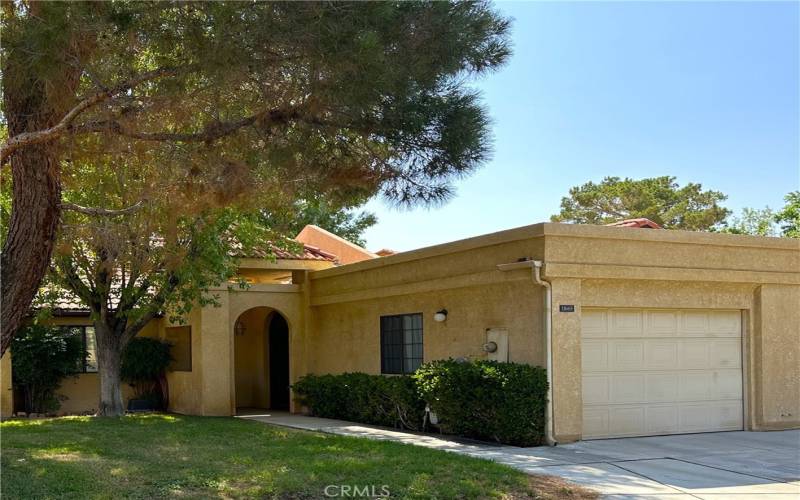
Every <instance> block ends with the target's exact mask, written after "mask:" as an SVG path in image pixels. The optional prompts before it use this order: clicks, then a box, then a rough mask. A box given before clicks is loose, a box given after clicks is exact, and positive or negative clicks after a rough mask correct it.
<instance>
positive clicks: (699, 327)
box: [681, 311, 708, 334]
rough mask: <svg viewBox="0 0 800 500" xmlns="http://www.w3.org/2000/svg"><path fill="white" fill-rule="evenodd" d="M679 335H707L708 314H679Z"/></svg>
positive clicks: (696, 312) (691, 312) (700, 312)
mask: <svg viewBox="0 0 800 500" xmlns="http://www.w3.org/2000/svg"><path fill="white" fill-rule="evenodd" d="M681 333H688V334H698V333H700V334H705V333H708V312H706V311H683V312H682V313H681Z"/></svg>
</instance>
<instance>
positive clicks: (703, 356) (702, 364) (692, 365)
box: [678, 339, 712, 370]
mask: <svg viewBox="0 0 800 500" xmlns="http://www.w3.org/2000/svg"><path fill="white" fill-rule="evenodd" d="M711 344H712V341H710V340H705V339H698V340H683V341H681V342H680V344H679V345H678V368H681V369H685V370H703V369H709V368H711Z"/></svg>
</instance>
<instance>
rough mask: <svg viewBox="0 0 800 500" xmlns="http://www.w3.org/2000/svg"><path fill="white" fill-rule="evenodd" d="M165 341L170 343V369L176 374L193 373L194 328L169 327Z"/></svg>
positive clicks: (166, 330)
mask: <svg viewBox="0 0 800 500" xmlns="http://www.w3.org/2000/svg"><path fill="white" fill-rule="evenodd" d="M164 339H165V340H166V341H167V342H169V343H170V354H171V355H172V362H171V363H170V366H169V369H170V370H172V371H174V372H190V371H192V327H191V326H170V327H167V328H166V329H165V335H164Z"/></svg>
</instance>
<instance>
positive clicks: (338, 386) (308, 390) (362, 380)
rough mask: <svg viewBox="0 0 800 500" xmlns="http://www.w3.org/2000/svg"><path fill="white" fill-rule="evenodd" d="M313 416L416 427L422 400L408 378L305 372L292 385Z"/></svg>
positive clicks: (421, 418)
mask: <svg viewBox="0 0 800 500" xmlns="http://www.w3.org/2000/svg"><path fill="white" fill-rule="evenodd" d="M292 389H294V392H295V395H296V396H297V400H298V402H300V403H301V404H303V405H305V406H307V407H308V409H309V411H310V412H311V414H312V415H314V416H317V417H325V418H338V419H342V420H350V421H353V422H362V423H365V424H373V425H383V426H387V427H399V428H405V429H411V430H419V429H420V428H421V427H422V421H423V417H424V412H425V403H424V402H422V400H421V399H420V398H419V396H418V395H417V392H416V387H415V383H414V381H413V380H412V379H411V377H407V376H397V377H385V376H382V375H367V374H366V373H344V374H341V375H306V376H304V377H302V378H301V379H300V380H298V381H297V383H295V384H294V385H293V386H292Z"/></svg>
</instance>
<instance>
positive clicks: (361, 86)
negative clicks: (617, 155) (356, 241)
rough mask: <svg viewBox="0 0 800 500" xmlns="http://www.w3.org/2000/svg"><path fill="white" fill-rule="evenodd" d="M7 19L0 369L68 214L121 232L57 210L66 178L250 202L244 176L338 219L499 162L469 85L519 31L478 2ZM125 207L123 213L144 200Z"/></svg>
mask: <svg viewBox="0 0 800 500" xmlns="http://www.w3.org/2000/svg"><path fill="white" fill-rule="evenodd" d="M2 8H3V16H2V26H0V28H2V31H3V45H2V53H1V54H0V56H2V60H3V61H4V66H3V97H4V108H3V113H4V115H3V119H4V120H5V121H6V122H7V125H8V139H7V140H6V142H5V143H4V144H3V146H2V151H1V152H0V162H2V164H3V165H5V164H6V162H10V177H11V178H13V183H12V184H13V193H12V197H13V206H12V210H11V213H10V219H9V221H8V228H9V229H8V234H7V237H6V238H5V241H4V244H3V251H2V262H1V263H0V265H1V266H2V276H0V278H1V279H2V302H3V308H2V312H1V313H0V323H2V325H1V327H0V328H1V329H2V352H5V349H6V348H7V346H8V344H9V342H10V339H11V337H12V335H13V333H14V331H15V330H16V328H17V326H18V325H19V324H20V321H21V318H22V317H23V316H24V314H25V313H26V311H27V308H28V306H29V304H30V302H31V299H32V298H33V296H34V294H35V293H36V290H37V286H38V284H39V282H40V280H41V278H42V276H43V274H44V273H45V271H46V269H47V266H48V261H49V258H50V255H51V252H52V249H53V245H54V241H55V238H56V232H57V228H58V221H59V218H60V216H61V211H62V209H70V210H72V211H78V213H94V214H104V215H106V216H111V215H113V214H112V213H110V212H108V209H109V207H107V206H106V207H87V206H78V205H75V204H62V203H61V183H62V179H61V172H62V168H63V169H64V171H65V172H69V171H71V170H72V169H73V168H74V165H76V164H78V163H82V162H86V161H89V162H92V161H93V162H95V163H97V164H103V162H105V157H106V156H107V155H115V157H121V158H128V159H131V158H136V161H137V162H138V163H139V164H144V163H145V162H144V160H147V161H152V162H154V164H158V165H160V166H162V167H163V168H166V169H178V168H181V167H182V168H184V169H185V178H189V179H190V178H193V177H203V176H207V175H210V174H209V173H213V174H214V175H220V176H222V177H231V178H232V181H231V182H229V183H228V185H229V191H230V192H233V191H236V190H237V189H240V188H245V187H247V185H246V184H242V183H240V182H239V179H244V178H245V177H246V176H244V175H240V174H241V172H242V171H245V170H246V171H248V172H250V175H251V176H253V177H255V178H256V179H257V180H258V181H260V183H261V184H262V185H263V186H265V189H267V190H269V191H270V192H272V193H281V194H283V196H284V197H285V198H286V199H287V202H293V200H295V199H298V198H299V197H300V196H298V193H301V194H302V193H312V192H313V193H318V194H320V195H322V196H324V197H325V198H326V199H330V200H332V201H333V202H334V203H339V202H341V200H347V199H352V197H353V196H361V197H369V196H372V195H374V194H377V193H382V194H383V195H384V196H386V197H387V198H389V199H391V200H394V201H396V202H399V203H414V202H417V201H422V202H435V201H440V200H442V199H444V198H446V197H447V196H448V195H449V194H450V185H449V183H450V181H451V180H452V179H454V178H457V177H459V176H463V175H466V174H468V173H470V172H471V171H473V170H474V169H475V168H477V167H478V166H479V165H481V164H482V163H483V162H484V161H485V160H486V158H487V156H488V154H489V138H488V133H487V131H488V125H487V117H486V112H485V111H484V109H483V108H482V107H481V105H480V102H479V97H478V95H477V94H476V92H475V91H474V89H473V88H471V87H470V86H469V85H468V83H469V79H468V78H467V77H469V76H473V75H477V74H482V73H485V72H487V71H490V70H492V69H494V68H496V67H498V66H499V65H501V64H502V63H503V62H504V61H505V60H506V58H507V57H508V55H509V44H508V30H509V21H508V20H507V19H505V18H503V17H501V16H500V15H498V14H497V13H496V12H495V11H494V10H493V9H492V8H491V7H490V5H489V4H488V3H487V2H482V1H478V2H455V1H453V2H393V3H389V2H364V3H344V2H342V3H316V2H296V3H295V2H169V1H158V2H156V1H153V2H3V3H2ZM92 157H93V158H92ZM3 176H4V180H5V179H6V178H7V177H9V175H8V173H7V172H6V171H4V172H3ZM276 179H280V180H281V183H280V184H278V181H277V180H276ZM270 181H272V182H270ZM129 201H130V202H131V203H132V205H129V206H115V209H116V210H124V209H127V208H129V207H131V206H135V205H136V204H137V203H138V201H139V200H134V199H131V200H129ZM94 208H97V209H99V210H93V209H94Z"/></svg>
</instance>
